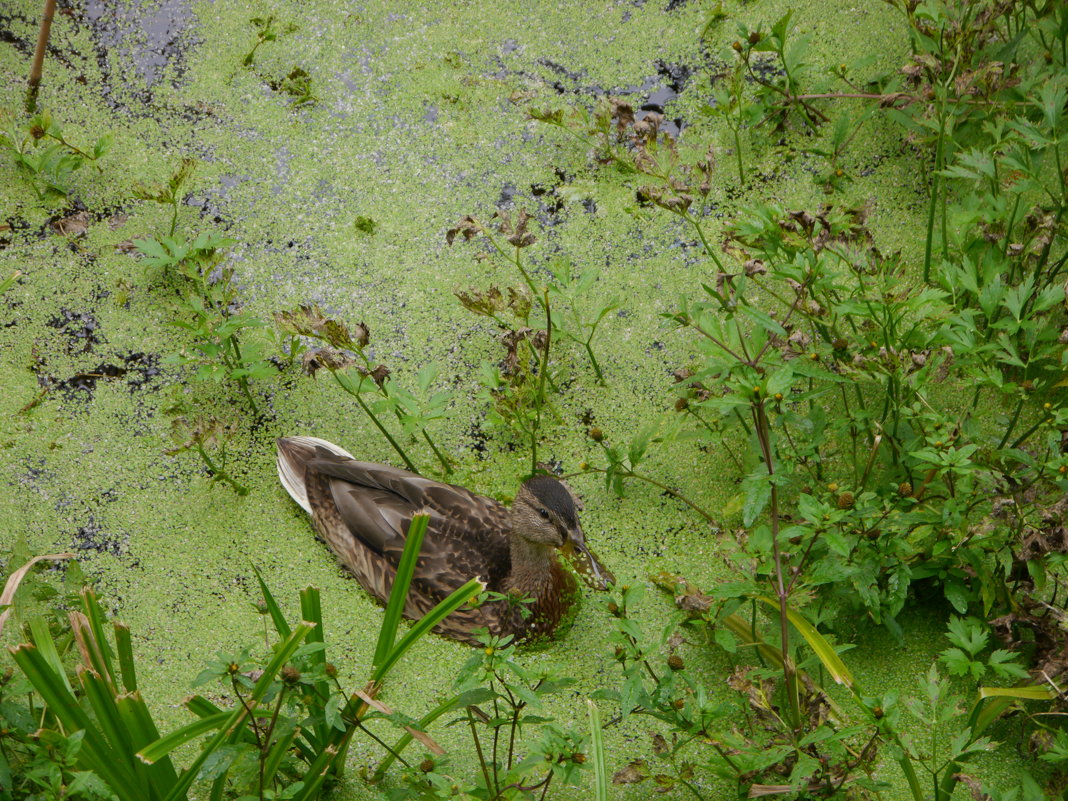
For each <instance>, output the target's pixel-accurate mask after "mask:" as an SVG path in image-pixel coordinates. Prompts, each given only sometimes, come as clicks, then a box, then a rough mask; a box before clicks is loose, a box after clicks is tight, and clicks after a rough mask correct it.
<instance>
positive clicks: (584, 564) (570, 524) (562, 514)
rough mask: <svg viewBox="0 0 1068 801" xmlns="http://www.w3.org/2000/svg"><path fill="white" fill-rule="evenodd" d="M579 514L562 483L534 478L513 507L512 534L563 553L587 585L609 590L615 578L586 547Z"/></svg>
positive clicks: (576, 505) (524, 488) (550, 478)
mask: <svg viewBox="0 0 1068 801" xmlns="http://www.w3.org/2000/svg"><path fill="white" fill-rule="evenodd" d="M578 511H579V507H578V504H576V503H575V497H574V496H573V495H572V494H571V491H570V490H569V489H568V488H567V486H565V485H564V484H563V483H562V482H560V481H558V480H556V479H555V478H553V477H552V476H534V477H533V478H529V479H527V480H526V481H524V482H523V485H522V486H521V487H520V488H519V492H518V493H517V494H516V496H515V501H514V502H513V503H512V512H511V515H512V532H513V534H514V535H516V536H518V537H521V538H522V539H524V540H526V541H527V542H528V543H530V544H532V545H540V546H547V547H554V548H560V549H562V550H563V552H564V555H565V556H567V557H568V558H569V559H570V561H571V563H572V565H574V567H575V569H576V570H577V571H578V572H579V575H581V576H582V578H583V580H584V581H585V582H586V583H587V584H589V585H590V586H591V587H593V588H594V589H598V590H607V589H608V587H609V585H610V584H611V583H613V582H615V577H614V576H613V575H612V573H611V572H610V571H609V570H608V569H607V568H606V567H604V565H602V564H601V562H600V560H599V559H598V558H597V557H596V556H595V555H594V554H593V552H592V551H591V550H590V549H589V547H588V546H587V545H586V536H585V535H584V534H583V533H582V526H581V525H580V524H579V519H578Z"/></svg>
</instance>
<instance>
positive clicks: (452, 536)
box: [277, 436, 614, 645]
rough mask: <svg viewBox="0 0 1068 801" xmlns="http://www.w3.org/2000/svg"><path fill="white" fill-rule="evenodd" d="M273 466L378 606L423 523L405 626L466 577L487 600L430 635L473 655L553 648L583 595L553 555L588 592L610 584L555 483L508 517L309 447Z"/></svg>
mask: <svg viewBox="0 0 1068 801" xmlns="http://www.w3.org/2000/svg"><path fill="white" fill-rule="evenodd" d="M277 463H278V477H279V480H280V481H281V483H282V486H283V487H284V488H285V490H286V491H287V492H288V493H289V495H290V497H292V499H293V500H294V501H295V502H296V503H297V505H299V506H300V507H301V508H302V509H303V510H304V511H305V512H307V513H308V514H309V515H310V516H311V522H312V525H313V526H314V528H315V530H316V531H317V532H318V534H319V536H320V537H321V538H322V539H323V540H324V541H325V542H326V544H327V546H328V547H329V548H330V549H331V550H332V551H333V552H334V554H335V556H336V557H337V558H338V560H339V561H340V562H341V564H342V565H343V566H344V567H345V568H347V569H348V571H349V572H351V573H352V575H353V576H355V578H356V580H357V581H358V582H359V584H360V585H361V586H362V587H363V588H364V590H366V591H367V592H368V593H369V594H370V595H372V596H374V597H375V598H376V599H378V600H379V601H380V602H383V603H385V602H386V600H387V599H388V598H389V593H390V590H391V589H392V587H393V580H394V578H395V576H396V573H397V564H398V562H399V560H400V556H401V553H402V552H403V550H404V544H405V537H406V535H407V532H408V527H409V526H410V525H411V521H412V517H413V516H414V515H416V514H417V513H426V514H429V516H430V520H429V523H428V526H427V531H426V534H425V536H424V539H423V544H422V548H421V550H420V554H419V558H418V560H417V563H416V568H415V574H414V576H413V578H412V583H411V587H410V589H409V591H408V598H407V600H406V603H405V608H404V615H405V617H408V618H411V619H418V618H420V617H422V616H423V615H425V614H426V613H427V612H428V611H430V609H432V608H433V607H434V606H435V605H436V604H437V603H438V602H440V601H441V600H443V599H444V598H445V597H446V596H448V595H449V594H450V593H452V592H453V591H454V590H456V589H457V588H459V587H460V586H462V585H463V584H465V583H466V582H467V581H469V580H470V579H472V578H476V577H477V578H479V579H481V580H482V582H483V583H484V585H485V587H486V590H487V591H488V592H489V595H488V596H487V597H488V598H489V600H487V601H485V602H483V603H480V604H478V605H467V606H465V607H462V608H461V609H459V610H457V611H455V612H453V613H452V614H450V615H449V616H448V617H446V618H445V619H444V620H443V621H442V622H441V623H440V624H439V625H438V626H437V627H436V629H435V630H436V631H437V632H438V633H439V634H441V635H443V636H445V637H447V638H450V639H454V640H458V641H460V642H464V643H467V644H469V645H479V644H482V643H483V638H484V637H485V634H486V633H488V634H489V635H491V636H493V637H497V638H506V637H511V638H512V639H514V640H515V641H517V642H522V641H529V640H534V639H541V638H548V637H550V636H551V635H552V634H553V632H554V631H555V630H556V629H557V627H558V626H559V625H560V624H561V622H562V621H564V620H565V619H567V618H568V617H569V613H570V612H571V610H572V609H573V608H574V605H575V603H576V601H577V600H578V598H579V597H580V595H581V593H580V592H579V590H578V584H577V582H576V580H575V577H574V576H573V575H572V573H571V571H569V570H568V569H567V568H565V567H564V566H563V565H562V564H561V563H560V560H559V559H558V558H557V553H558V552H563V553H564V555H565V556H567V557H568V558H570V559H571V562H572V564H573V565H574V567H575V569H576V571H577V572H578V574H579V576H580V577H581V578H582V579H583V580H584V581H585V583H587V584H589V585H590V586H591V587H593V588H595V589H598V590H606V589H608V588H609V587H610V586H611V584H612V583H613V582H614V577H613V576H612V574H611V573H610V572H609V571H608V569H607V568H605V567H604V565H602V564H601V562H600V560H599V559H598V558H597V557H596V556H595V555H594V553H593V552H592V551H591V550H590V549H589V547H588V546H587V545H586V538H585V535H584V533H583V531H582V526H581V525H580V523H579V518H578V512H579V509H580V508H581V503H580V502H579V501H578V500H577V499H576V497H575V495H574V494H573V493H572V492H571V490H570V488H569V487H568V486H567V485H566V484H565V483H564V482H562V481H560V480H559V479H557V478H555V477H554V476H551V475H535V476H533V477H531V478H528V479H527V480H526V481H524V482H523V483H522V484H521V485H520V487H519V491H518V492H517V493H516V495H515V500H514V501H513V502H512V505H511V507H510V508H506V507H505V506H504V505H503V504H501V503H500V502H498V501H496V500H494V499H492V498H488V497H485V496H482V495H477V494H475V493H474V492H471V491H470V490H468V489H466V488H464V487H460V486H456V485H453V484H445V483H442V482H440V481H435V480H433V479H430V478H427V477H425V476H421V475H418V474H416V473H412V472H409V471H407V470H402V469H400V468H397V467H393V466H390V465H386V464H377V463H374V462H363V461H359V460H357V459H356V458H354V457H353V456H352V455H351V454H350V453H349V452H348V451H346V450H344V449H343V448H341V447H339V446H338V445H335V444H333V443H331V442H328V441H326V440H323V439H319V438H317V437H308V436H292V437H283V438H280V439H278V440H277ZM519 599H526V600H525V601H524V602H520V601H519Z"/></svg>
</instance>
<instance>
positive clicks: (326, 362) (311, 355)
mask: <svg viewBox="0 0 1068 801" xmlns="http://www.w3.org/2000/svg"><path fill="white" fill-rule="evenodd" d="M352 364H353V361H352V359H350V358H349V357H348V356H346V355H345V354H344V353H341V351H337V350H334V349H333V348H313V349H312V350H309V351H307V352H305V353H304V355H303V356H302V357H301V366H302V367H303V369H304V372H305V373H307V374H308V375H310V376H312V377H313V378H314V377H315V374H316V373H317V372H318V371H319V370H323V369H325V370H329V371H330V372H331V373H334V372H337V371H338V370H344V369H345V368H347V367H351V366H352Z"/></svg>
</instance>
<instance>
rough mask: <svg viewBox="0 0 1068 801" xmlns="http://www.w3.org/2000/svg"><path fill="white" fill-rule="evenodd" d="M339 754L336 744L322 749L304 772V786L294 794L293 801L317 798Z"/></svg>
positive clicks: (306, 800)
mask: <svg viewBox="0 0 1068 801" xmlns="http://www.w3.org/2000/svg"><path fill="white" fill-rule="evenodd" d="M337 755H338V749H337V747H336V746H334V745H328V746H327V747H326V748H324V749H323V750H322V751H320V752H319V755H318V756H317V757H316V758H315V761H314V762H312V763H311V764H310V765H309V766H308V769H307V771H305V773H304V786H303V787H302V788H300V791H299V792H298V793H297V794H296V795H295V796H293V798H292V799H291V801H308V799H312V798H317V797H318V796H319V789H320V788H321V787H322V786H323V782H324V781H326V777H327V774H328V773H329V772H330V766H331V764H333V761H334V759H335V758H336V757H337Z"/></svg>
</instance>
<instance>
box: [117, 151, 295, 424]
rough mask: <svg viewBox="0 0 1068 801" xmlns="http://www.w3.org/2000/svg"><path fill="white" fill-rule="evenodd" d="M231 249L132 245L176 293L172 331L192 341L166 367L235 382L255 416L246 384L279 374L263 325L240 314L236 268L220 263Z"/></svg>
mask: <svg viewBox="0 0 1068 801" xmlns="http://www.w3.org/2000/svg"><path fill="white" fill-rule="evenodd" d="M179 172H181V170H180V171H179ZM179 185H180V183H179ZM168 186H169V185H168ZM171 194H172V195H173V192H172V193H171ZM233 243H234V240H232V239H229V238H227V237H224V236H220V235H218V234H214V233H201V234H199V235H198V236H197V237H196V239H194V240H193V241H192V242H189V241H187V240H186V239H184V238H183V237H181V236H165V237H161V238H159V239H152V238H149V239H138V240H136V241H135V242H134V245H135V246H136V248H137V250H138V251H139V252H140V253H141V254H142V256H143V258H142V262H143V263H144V264H145V266H147V267H154V268H157V269H159V270H160V271H161V272H162V275H163V277H164V278H165V279H167V280H169V281H171V282H172V283H173V284H175V285H176V288H177V289H178V290H179V292H180V295H179V297H180V299H181V300H180V304H181V311H182V316H181V317H179V318H177V319H175V320H174V325H175V326H177V327H179V328H182V329H184V330H186V331H188V332H189V333H190V334H191V335H192V336H191V339H192V341H193V345H192V351H186V350H182V351H180V352H179V353H177V354H174V355H172V356H171V357H169V358H168V361H169V362H170V363H172V364H178V365H189V366H193V367H195V368H196V370H195V372H194V373H193V375H194V377H195V378H196V379H197V380H201V381H203V380H212V381H223V380H228V381H233V382H234V383H235V384H236V385H237V387H238V388H239V389H240V391H241V394H242V395H244V397H245V400H247V401H248V405H249V408H250V409H251V410H252V413H253V414H255V415H258V414H259V406H258V405H257V404H256V400H255V398H254V397H253V395H252V389H251V386H250V384H249V382H250V381H254V380H258V379H262V378H267V377H270V376H272V375H275V374H276V373H277V372H278V369H277V368H276V367H275V366H274V364H273V363H272V362H271V361H270V360H269V359H268V358H267V355H266V351H267V347H268V344H269V343H268V341H267V339H266V338H265V337H264V336H263V333H264V331H265V329H266V324H265V323H264V322H263V321H262V320H260V319H259V318H258V317H256V316H254V315H252V314H248V313H245V312H241V311H238V293H237V286H236V285H235V283H234V268H233V267H232V266H231V265H229V264H226V263H225V262H224V256H223V253H222V252H221V251H222V250H223V249H224V248H226V247H228V246H230V245H232V244H233Z"/></svg>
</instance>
